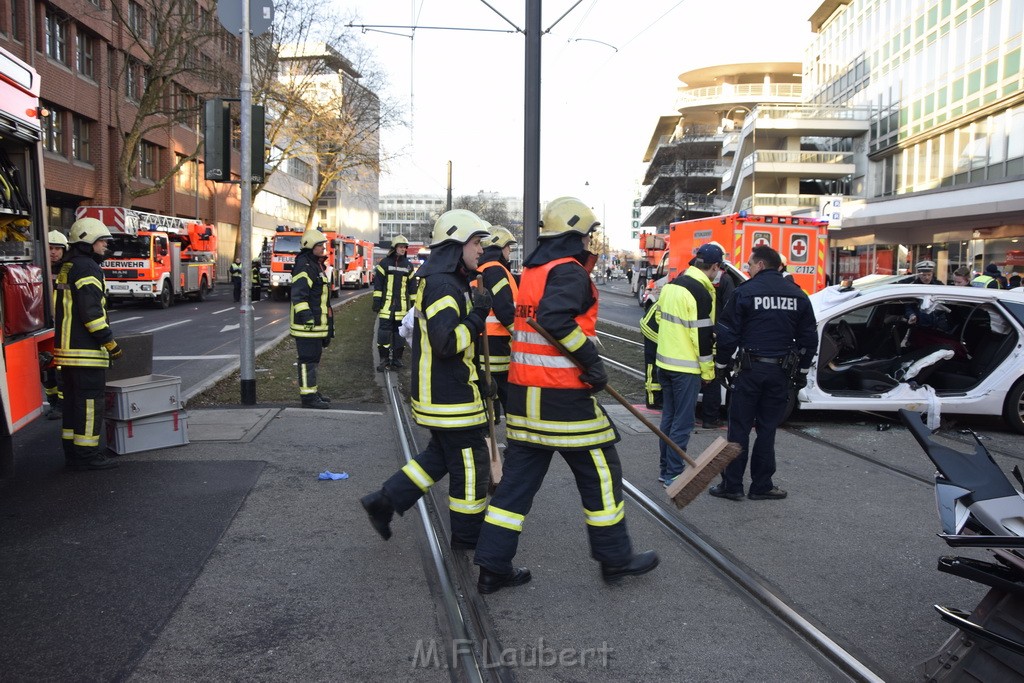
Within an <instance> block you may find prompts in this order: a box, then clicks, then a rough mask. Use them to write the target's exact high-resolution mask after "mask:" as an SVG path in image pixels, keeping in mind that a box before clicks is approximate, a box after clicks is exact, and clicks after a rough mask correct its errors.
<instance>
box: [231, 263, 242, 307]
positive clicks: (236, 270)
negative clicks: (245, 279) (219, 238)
mask: <svg viewBox="0 0 1024 683" xmlns="http://www.w3.org/2000/svg"><path fill="white" fill-rule="evenodd" d="M231 297H232V298H233V299H234V300H235V302H236V303H237V302H239V301H241V300H242V259H240V258H236V259H235V262H234V263H232V264H231Z"/></svg>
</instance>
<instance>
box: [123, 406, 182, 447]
mask: <svg viewBox="0 0 1024 683" xmlns="http://www.w3.org/2000/svg"><path fill="white" fill-rule="evenodd" d="M106 432H107V448H109V449H110V450H112V451H114V452H115V453H117V454H118V455H126V454H128V453H138V452H140V451H152V450H155V449H157V448H169V447H171V446H184V445H185V444H187V443H188V414H186V413H185V411H183V410H180V411H179V410H172V411H170V412H165V413H160V414H159V415H150V416H149V417H143V418H139V419H133V420H106Z"/></svg>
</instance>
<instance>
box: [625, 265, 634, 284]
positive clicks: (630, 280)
mask: <svg viewBox="0 0 1024 683" xmlns="http://www.w3.org/2000/svg"><path fill="white" fill-rule="evenodd" d="M626 284H628V285H629V288H630V290H632V289H633V267H632V266H628V267H627V268H626Z"/></svg>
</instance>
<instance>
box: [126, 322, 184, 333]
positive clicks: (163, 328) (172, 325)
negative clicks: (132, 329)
mask: <svg viewBox="0 0 1024 683" xmlns="http://www.w3.org/2000/svg"><path fill="white" fill-rule="evenodd" d="M190 322H192V320H191V319H189V320H179V321H178V322H176V323H168V324H166V325H161V326H160V327H154V328H153V329H151V330H143V331H142V332H140V333H139V334H152V333H153V332H159V331H160V330H166V329H167V328H168V327H177V326H178V325H184V324H185V323H190Z"/></svg>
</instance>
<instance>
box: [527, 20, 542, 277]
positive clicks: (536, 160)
mask: <svg viewBox="0 0 1024 683" xmlns="http://www.w3.org/2000/svg"><path fill="white" fill-rule="evenodd" d="M540 7H541V0H526V79H525V84H526V91H525V97H524V101H525V112H524V117H523V118H524V121H525V125H524V130H523V132H524V135H523V145H524V149H523V258H524V259H525V258H526V256H527V255H528V254H531V253H532V252H533V250H534V249H535V248H536V246H537V232H538V225H539V224H540V39H541V25H540V22H541V12H540Z"/></svg>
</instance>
